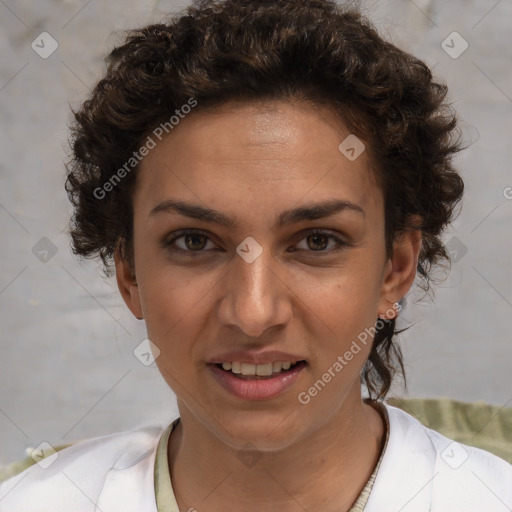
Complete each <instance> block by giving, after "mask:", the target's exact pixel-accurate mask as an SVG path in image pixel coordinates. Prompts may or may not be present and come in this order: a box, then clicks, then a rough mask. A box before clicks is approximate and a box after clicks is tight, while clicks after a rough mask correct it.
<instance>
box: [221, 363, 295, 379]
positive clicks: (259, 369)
mask: <svg viewBox="0 0 512 512" xmlns="http://www.w3.org/2000/svg"><path fill="white" fill-rule="evenodd" d="M296 362H297V361H293V362H291V361H285V362H283V361H275V362H273V363H265V364H251V363H240V362H238V361H233V362H225V363H222V368H223V369H224V370H226V371H230V370H231V371H232V372H233V373H238V374H240V373H241V374H242V375H259V376H262V377H263V376H268V375H272V373H277V372H280V371H281V370H289V369H290V367H291V366H292V364H295V363H296Z"/></svg>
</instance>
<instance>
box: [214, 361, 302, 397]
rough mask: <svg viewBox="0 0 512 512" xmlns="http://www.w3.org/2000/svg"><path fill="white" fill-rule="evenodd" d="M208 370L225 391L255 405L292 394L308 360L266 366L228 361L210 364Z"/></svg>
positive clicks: (267, 364) (281, 362)
mask: <svg viewBox="0 0 512 512" xmlns="http://www.w3.org/2000/svg"><path fill="white" fill-rule="evenodd" d="M208 367H209V368H210V369H211V375H212V377H213V378H214V380H215V381H216V382H217V383H218V384H220V386H221V388H223V389H224V390H225V391H227V392H229V393H230V394H231V395H232V396H236V397H237V398H238V399H243V400H246V401H247V400H250V401H254V400H270V399H274V398H277V397H278V396H280V395H282V394H284V393H285V392H286V391H288V390H291V389H292V387H293V386H294V385H295V384H296V382H297V381H298V379H300V378H301V374H302V373H303V371H304V369H305V368H306V367H307V363H306V361H305V360H299V361H284V362H283V361H273V362H271V363H265V364H252V363H242V362H236V361H226V362H223V363H210V364H208ZM262 374H263V375H262Z"/></svg>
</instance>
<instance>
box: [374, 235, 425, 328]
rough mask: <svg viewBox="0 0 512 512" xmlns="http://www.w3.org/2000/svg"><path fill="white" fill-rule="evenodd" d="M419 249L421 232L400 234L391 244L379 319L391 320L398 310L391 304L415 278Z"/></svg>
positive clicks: (407, 288) (397, 299)
mask: <svg viewBox="0 0 512 512" xmlns="http://www.w3.org/2000/svg"><path fill="white" fill-rule="evenodd" d="M420 249H421V230H419V229H415V230H411V231H406V232H405V233H401V234H400V235H399V236H398V237H397V238H396V239H395V241H394V242H393V256H392V257H391V258H390V259H388V261H387V263H386V268H385V270H384V274H383V281H382V288H381V298H380V300H379V308H378V314H379V317H380V318H386V319H392V318H395V317H396V316H398V312H399V310H397V309H396V308H393V304H395V302H397V301H399V300H400V299H401V298H402V297H403V296H404V295H405V294H406V293H407V292H408V291H409V290H410V289H411V286H412V284H413V282H414V278H415V277H416V270H417V267H418V258H419V253H420Z"/></svg>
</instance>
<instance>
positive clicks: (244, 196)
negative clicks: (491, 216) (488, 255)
mask: <svg viewBox="0 0 512 512" xmlns="http://www.w3.org/2000/svg"><path fill="white" fill-rule="evenodd" d="M349 133H350V132H349V131H348V130H347V128H346V127H345V126H344V124H343V123H342V122H341V120H339V118H338V117H336V116H335V115H334V114H333V112H331V111H330V110H328V109H327V108H326V107H318V106H315V105H313V104H310V103H305V102H302V103H298V102H285V101H272V102H260V103H228V104H225V105H223V106H222V107H219V108H216V109H214V110H211V111H208V112H206V111H200V110H199V109H198V110H196V111H194V112H193V113H191V114H190V115H188V116H187V117H186V118H185V119H184V120H182V121H181V122H180V124H179V125H178V126H177V127H176V128H175V129H174V130H173V132H171V133H170V134H169V135H168V136H167V137H166V138H164V139H163V140H162V141H161V142H159V143H158V145H157V147H155V148H154V149H153V150H151V151H150V153H149V154H148V155H147V156H146V157H145V159H144V160H143V162H142V164H141V167H140V169H139V171H138V172H139V174H138V177H137V186H136V191H135V194H134V198H133V208H134V268H132V267H131V266H130V264H129V263H128V262H127V261H125V260H123V259H122V258H121V257H120V255H119V253H118V254H116V257H115V263H116V271H117V281H118V286H119V289H120V292H121V294H122V296H123V298H124V300H125V302H126V304H127V306H128V307H129V309H130V310H131V311H132V313H133V314H134V315H135V316H136V317H137V318H140V319H142V318H143V319H144V320H145V322H146V326H147V330H148V337H149V338H150V339H151V340H152V341H153V343H155V345H156V346H158V347H159V349H160V351H161V352H160V355H159V357H158V358H157V359H156V362H157V364H158V367H159V369H160V371H161V373H162V375H163V377H164V379H165V380H166V382H167V383H168V384H169V386H170V387H171V388H172V389H173V391H174V392H175V394H176V396H177V400H178V407H179V411H180V417H181V424H180V426H179V427H178V428H177V429H175V430H174V431H173V433H172V435H171V438H170V442H169V447H168V448H169V449H168V455H169V468H170V472H171V481H172V485H173V489H174V492H175V494H176V497H177V501H178V505H179V507H180V510H183V511H184V510H189V508H191V507H194V508H195V509H197V510H198V511H199V512H209V511H220V510H222V511H224V512H230V511H235V510H236V511H238V510H245V511H246V512H252V511H261V510H270V509H272V510H280V511H283V512H292V511H293V512H298V511H301V512H303V511H304V510H307V511H325V512H331V511H332V512H334V511H337V512H339V511H342V510H348V509H349V508H350V506H351V505H352V504H353V503H354V501H355V500H356V498H357V496H358V494H359V493H360V491H361V489H362V488H363V486H364V484H365V483H366V481H367V479H368V477H369V476H370V474H371V473H372V471H373V469H374V467H375V465H376V463H377V461H378V458H379V455H380V452H381V449H382V445H383V440H384V435H385V423H384V420H383V418H382V416H381V414H380V413H379V412H378V411H377V409H376V408H375V406H372V405H371V404H369V403H366V402H364V401H362V399H361V388H360V381H359V375H360V371H361V369H362V367H363V365H364V363H365V361H366V359H367V357H368V355H369V352H370V343H368V344H367V345H366V346H365V345H362V344H361V345H360V346H361V349H362V350H361V351H360V352H359V353H358V354H356V355H354V357H353V359H352V360H351V361H350V362H349V364H347V365H346V366H345V367H344V368H343V370H342V371H341V372H339V373H337V374H336V377H334V378H333V379H332V380H331V381H330V382H329V383H328V384H327V385H326V386H325V388H324V389H323V390H322V391H321V392H319V393H318V395H317V396H315V397H314V398H312V399H311V401H310V402H309V403H308V404H307V405H303V404H301V403H300V402H299V401H298V394H299V393H300V392H302V391H307V390H308V388H310V387H311V386H312V385H313V384H314V382H315V381H317V380H318V379H320V378H321V376H322V374H324V373H325V372H326V371H327V370H328V368H329V367H332V365H333V363H334V362H335V361H336V359H337V357H338V356H339V355H343V354H344V353H345V352H346V350H348V348H349V347H350V345H351V343H352V342H353V340H355V339H357V336H358V334H359V333H361V332H362V331H364V329H365V328H369V327H372V326H375V322H376V320H377V317H378V316H379V315H381V316H387V317H388V318H389V317H392V316H394V315H393V314H389V312H390V311H393V310H392V309H390V308H391V306H392V304H393V303H395V302H396V301H398V300H399V299H400V298H401V297H403V296H404V295H405V294H406V293H407V292H408V290H409V289H410V287H411V286H412V283H413V280H414V277H415V274H416V267H417V262H418V254H419V250H420V245H421V233H420V232H417V231H414V232H410V233H407V234H405V235H403V236H401V237H399V238H397V239H396V241H395V243H394V251H393V256H392V258H389V259H388V258H386V253H385V244H384V242H385V239H384V198H383V194H382V191H381V190H380V188H379V187H378V185H377V183H376V182H375V180H374V178H373V175H372V171H371V170H370V167H369V165H370V161H369V159H368V158H369V157H368V154H367V152H363V153H362V154H361V156H359V158H357V159H356V160H355V161H353V162H351V161H349V160H348V159H347V158H346V157H345V156H344V155H343V154H342V153H341V152H340V151H339V150H338V145H339V144H340V142H341V141H343V140H344V139H345V138H346V137H347V136H348V135H349ZM168 199H175V200H182V201H188V202H191V203H194V204H199V205H201V206H207V207H209V208H213V209H215V210H219V211H221V212H222V213H224V214H225V215H227V216H229V217H230V218H232V219H233V220H234V221H235V225H234V226H233V227H230V228H227V227H225V226H221V225H219V224H215V223H212V222H206V221H203V220H197V219H191V218H188V217H184V216H182V215H179V214H177V213H175V212H172V211H167V212H161V213H159V214H155V215H150V212H151V211H152V209H153V208H154V207H155V206H156V205H158V204H159V203H161V202H162V201H165V200H168ZM329 199H343V200H348V201H350V202H352V203H355V204H356V205H359V206H360V207H361V208H362V209H363V210H364V212H365V213H364V215H362V214H360V213H358V212H356V211H351V210H344V211H342V212H338V213H336V214H335V215H331V216H329V217H324V218H320V219H317V220H302V221H300V222H298V223H295V224H291V225H288V226H285V227H280V228H276V227H275V226H274V220H275V218H277V216H278V215H279V214H280V213H281V212H282V211H284V210H288V209H291V208H296V207H298V206H305V205H310V204H313V203H317V202H321V201H325V200H329ZM180 229H199V230H202V231H203V232H204V233H205V234H206V238H205V237H201V236H200V237H199V239H196V240H192V241H190V240H189V242H188V245H187V243H186V242H187V241H186V239H185V238H183V237H182V238H180V239H178V240H176V241H175V246H176V245H177V246H178V247H180V248H182V249H183V250H184V251H187V250H188V252H189V253H190V252H194V251H195V252H194V255H193V257H187V255H186V254H178V253H176V252H172V251H171V250H170V248H169V247H167V248H165V247H162V245H161V241H162V240H163V239H166V240H171V239H172V238H174V236H171V235H172V233H173V232H175V231H177V230H180ZM312 229H320V230H322V231H323V232H326V233H327V234H333V235H335V236H338V237H339V238H341V239H342V240H344V241H346V242H348V243H349V244H350V245H348V246H345V247H342V250H341V251H339V252H335V251H333V248H334V247H335V243H334V242H333V241H332V240H331V239H329V238H325V237H320V238H318V239H314V237H313V239H312V238H311V237H309V238H308V235H310V234H311V233H310V232H309V230H312ZM248 236H251V237H253V238H254V239H255V240H256V241H257V242H258V244H259V245H260V246H261V248H262V249H263V252H262V254H261V255H260V256H259V257H258V258H257V259H256V260H255V261H253V262H252V263H247V262H246V261H245V260H244V259H243V258H241V257H240V256H239V255H238V254H237V252H236V248H237V247H238V246H239V245H240V244H241V243H242V241H243V240H244V239H245V238H246V237H248ZM201 251H202V252H201ZM386 313H387V315H386ZM257 348H260V349H261V350H263V351H265V350H282V351H285V352H291V353H293V354H298V355H300V356H301V358H302V359H305V360H306V361H307V363H308V364H307V366H306V368H305V370H304V371H303V372H302V373H301V374H300V376H299V378H298V380H297V381H296V382H295V384H294V385H293V386H292V387H291V388H290V389H288V390H287V391H286V392H284V393H283V394H282V395H280V396H278V397H275V398H273V399H268V400H263V401H258V402H256V401H247V400H243V399H241V398H238V397H235V396H233V395H231V394H230V393H229V392H227V391H226V390H224V389H223V388H222V387H221V386H220V385H219V384H218V383H217V381H216V380H215V379H214V378H213V376H212V375H211V371H210V369H209V367H208V366H207V362H208V361H209V360H210V359H211V358H212V357H214V356H215V355H217V354H219V353H221V352H226V351H229V350H245V349H257ZM248 443H250V444H251V445H253V446H254V447H256V450H257V452H258V457H259V459H258V461H257V463H256V464H254V465H247V464H245V463H244V462H243V461H242V460H240V458H239V457H237V455H238V454H239V453H240V450H241V449H242V448H243V447H244V446H245V445H247V444H248Z"/></svg>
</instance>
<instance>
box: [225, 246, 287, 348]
mask: <svg viewBox="0 0 512 512" xmlns="http://www.w3.org/2000/svg"><path fill="white" fill-rule="evenodd" d="M231 265H232V268H231V270H230V272H228V274H227V275H226V277H225V279H224V280H223V283H222V300H221V302H220V306H219V309H218V316H219V320H220V321H221V323H222V324H223V325H224V326H229V327H237V328H239V329H240V330H241V331H242V332H243V333H244V334H245V335H246V336H247V337H252V338H258V337H260V336H262V335H263V334H264V333H265V332H266V331H267V330H271V329H272V328H275V329H277V328H279V327H281V328H282V327H284V326H285V325H286V324H287V323H288V322H289V321H290V318H291V315H292V306H291V302H290V300H291V296H292V294H291V291H290V286H289V284H287V283H286V280H285V279H283V275H282V274H283V273H282V272H279V270H278V265H277V263H276V260H275V259H274V258H273V257H272V255H271V254H270V251H269V250H267V249H264V250H263V252H262V253H261V254H260V256H258V258H256V259H255V260H254V261H253V262H251V263H248V262H247V261H245V260H244V259H243V258H242V257H240V256H238V254H237V255H236V256H235V257H234V258H233V261H232V263H231Z"/></svg>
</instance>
